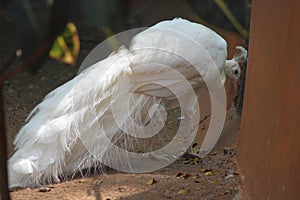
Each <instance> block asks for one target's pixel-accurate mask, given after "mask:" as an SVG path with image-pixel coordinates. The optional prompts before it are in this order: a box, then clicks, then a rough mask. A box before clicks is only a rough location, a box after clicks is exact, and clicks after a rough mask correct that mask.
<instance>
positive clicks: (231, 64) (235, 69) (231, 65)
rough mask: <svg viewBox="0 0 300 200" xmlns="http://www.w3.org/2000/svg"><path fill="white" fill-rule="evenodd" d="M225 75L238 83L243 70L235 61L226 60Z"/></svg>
mask: <svg viewBox="0 0 300 200" xmlns="http://www.w3.org/2000/svg"><path fill="white" fill-rule="evenodd" d="M224 71H225V74H226V75H227V76H228V77H229V78H231V79H232V80H234V81H237V80H238V79H239V78H240V75H241V68H240V65H239V63H238V62H236V61H235V60H226V63H225V67H224Z"/></svg>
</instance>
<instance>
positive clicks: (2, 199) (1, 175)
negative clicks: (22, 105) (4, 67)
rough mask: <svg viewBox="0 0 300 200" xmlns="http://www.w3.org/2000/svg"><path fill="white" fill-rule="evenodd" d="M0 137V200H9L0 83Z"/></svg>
mask: <svg viewBox="0 0 300 200" xmlns="http://www.w3.org/2000/svg"><path fill="white" fill-rule="evenodd" d="M0 137H1V138H0V179H1V180H0V200H9V199H10V197H9V190H8V182H7V153H6V131H5V116H4V105H3V95H2V83H0Z"/></svg>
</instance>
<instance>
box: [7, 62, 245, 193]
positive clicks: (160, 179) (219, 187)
mask: <svg viewBox="0 0 300 200" xmlns="http://www.w3.org/2000/svg"><path fill="white" fill-rule="evenodd" d="M75 74H76V70H75V68H74V67H73V68H72V67H70V66H66V65H63V64H59V63H57V62H56V61H53V60H47V62H46V63H45V65H44V67H43V68H42V69H41V70H39V71H38V73H37V74H36V75H32V74H30V73H22V74H19V75H17V76H16V77H14V78H13V79H11V80H8V81H7V82H6V85H5V88H4V95H5V110H6V119H7V120H6V121H7V134H8V144H9V146H8V152H9V155H11V153H12V152H13V145H12V142H13V139H14V137H15V135H16V133H17V132H18V130H19V128H20V127H21V126H22V125H23V123H24V119H25V118H26V116H27V114H28V113H29V112H30V110H31V109H32V108H33V107H34V106H35V105H36V104H37V103H38V102H40V101H41V100H42V98H43V97H44V95H45V94H47V93H48V92H49V91H50V90H51V89H52V88H55V87H56V86H58V85H60V84H62V83H63V82H65V81H66V80H68V79H70V78H71V77H73V76H74V75H75ZM173 114H174V113H173ZM167 126H168V127H167V130H168V131H170V132H173V131H176V129H177V127H176V124H169V125H167ZM207 127H208V122H205V123H203V124H201V126H199V135H203V134H205V131H206V129H207ZM237 133H238V119H237V117H236V114H235V109H234V108H232V109H230V110H229V112H228V113H227V119H226V124H225V127H224V130H223V133H222V137H221V138H220V140H219V142H218V144H217V145H216V147H215V148H216V150H215V151H213V153H212V154H211V155H210V156H208V157H206V158H205V159H203V160H194V159H187V160H184V159H180V160H178V161H176V162H175V163H173V164H171V165H170V166H168V167H166V168H164V169H162V170H159V171H156V172H153V173H146V174H127V173H120V172H116V171H114V170H108V171H106V174H97V175H92V176H90V177H85V178H78V179H75V180H70V181H67V182H64V183H60V184H54V185H51V186H45V188H42V189H44V190H46V191H47V192H41V191H43V190H41V189H39V188H35V189H23V190H17V191H13V192H11V197H12V199H58V198H61V199H142V198H144V199H200V198H201V199H233V197H234V196H235V195H236V194H237V193H238V190H239V185H240V183H241V177H240V176H239V174H238V171H237V167H236V157H235V144H236V136H237ZM152 179H153V184H151V183H149V181H150V182H151V180H152Z"/></svg>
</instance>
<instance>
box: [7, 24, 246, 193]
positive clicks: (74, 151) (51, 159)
mask: <svg viewBox="0 0 300 200" xmlns="http://www.w3.org/2000/svg"><path fill="white" fill-rule="evenodd" d="M191 40H192V41H194V43H196V46H197V45H199V46H201V48H202V52H201V53H199V51H198V49H195V48H193V45H195V44H192V43H190V42H189V41H191ZM226 48H227V46H226V42H225V40H224V39H222V38H221V37H220V36H219V35H218V34H216V33H215V32H213V31H212V30H210V29H208V28H207V27H205V26H202V25H200V24H196V23H192V22H189V21H187V20H184V19H180V18H177V19H174V20H171V21H163V22H160V23H158V24H156V25H155V26H153V27H150V28H149V29H147V30H146V31H143V32H141V33H140V34H138V35H136V36H135V37H134V38H133V39H132V41H131V44H130V47H129V49H127V48H125V47H120V49H119V50H118V51H117V52H114V53H112V54H111V55H110V56H109V57H108V58H106V59H104V60H102V61H100V62H98V63H96V64H94V65H92V66H90V67H89V68H87V69H85V70H84V71H83V72H81V73H80V74H78V75H77V76H76V77H75V78H73V79H72V80H70V81H69V82H67V83H65V84H64V85H62V86H60V87H58V88H57V89H55V90H54V91H52V92H50V93H49V94H48V95H47V96H46V97H45V99H44V100H43V101H42V102H41V103H40V104H39V105H37V106H36V108H35V109H34V110H33V111H32V112H31V114H30V115H29V116H28V118H27V119H26V122H27V123H26V124H25V125H24V127H23V128H22V129H21V130H20V132H19V133H18V135H17V137H16V139H15V142H14V144H15V145H16V152H15V153H14V155H13V156H12V157H11V158H10V159H9V161H8V169H9V186H10V187H16V186H18V187H28V186H37V185H41V184H45V183H51V182H59V181H61V180H62V179H64V178H66V177H69V176H72V175H74V174H75V173H76V172H80V171H81V170H83V169H87V168H91V167H95V166H99V165H101V163H100V161H99V160H101V162H102V161H104V163H105V164H107V165H110V166H118V165H124V166H123V167H124V168H125V169H127V168H128V169H130V167H131V166H130V164H128V163H129V162H128V158H127V157H126V154H125V155H124V154H118V151H114V150H113V148H114V145H113V143H111V142H110V141H113V142H115V143H122V145H123V146H125V147H126V146H129V145H132V144H130V140H126V137H125V136H124V133H122V131H121V130H120V129H122V130H123V131H125V132H126V131H127V132H128V133H130V134H131V135H133V136H137V137H148V136H150V135H151V134H153V133H152V132H154V130H155V129H157V127H161V126H163V125H164V123H165V118H166V116H165V113H164V109H163V107H162V106H161V105H160V103H161V101H162V100H163V99H174V98H175V96H174V93H175V94H176V95H177V97H179V98H183V99H184V102H185V103H186V105H185V106H186V109H185V110H183V114H184V115H185V116H184V117H185V119H186V123H187V128H188V130H187V132H188V133H189V134H190V135H193V134H195V131H196V130H195V126H196V125H197V124H198V121H195V119H197V120H199V119H198V118H197V117H196V114H197V113H196V110H197V109H196V107H197V101H195V99H193V97H192V96H191V90H190V89H191V88H187V87H186V85H187V83H188V84H189V85H190V86H191V87H192V88H193V89H194V91H195V92H196V93H197V95H200V94H201V90H203V88H204V86H205V83H204V80H203V78H204V77H205V78H206V80H209V81H210V82H211V83H213V82H214V81H216V80H217V78H218V74H216V73H214V71H213V70H210V67H209V66H208V65H210V64H211V62H214V64H215V66H216V67H217V69H218V72H220V73H221V74H222V83H223V84H224V82H225V80H226V76H225V73H226V74H227V75H229V77H230V78H233V79H235V80H237V78H238V77H239V73H240V71H239V66H238V63H237V61H240V60H239V59H240V58H241V57H244V56H245V55H244V54H243V55H242V56H240V57H235V58H234V59H233V60H230V61H226V56H227V50H226ZM240 50H242V49H240ZM204 51H205V52H206V53H203V52H204ZM182 55H184V57H181V56H182ZM186 57H187V58H186ZM192 64H193V65H194V66H197V67H196V68H194V67H192V66H191V65H192ZM196 69H197V70H200V71H201V75H202V76H200V74H199V73H198V72H197V70H196ZM175 71H176V72H180V73H181V76H178V74H177V73H176V72H175ZM166 88H168V89H166ZM170 90H172V92H170ZM126 100H129V101H126ZM126 103H128V105H126ZM152 105H156V106H152ZM126 108H127V109H126ZM148 111H149V112H148ZM115 119H117V120H115ZM132 119H134V123H133V121H132ZM136 124H137V125H139V126H137V125H136ZM140 125H147V128H143V129H141V128H140ZM122 134H123V135H122Z"/></svg>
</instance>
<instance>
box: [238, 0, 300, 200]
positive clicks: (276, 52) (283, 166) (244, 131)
mask: <svg viewBox="0 0 300 200" xmlns="http://www.w3.org/2000/svg"><path fill="white" fill-rule="evenodd" d="M299 8H300V1H299V0H287V1H281V0H263V1H261V0H253V1H252V8H251V20H250V24H251V25H250V38H249V54H248V67H247V75H246V83H245V98H244V107H243V115H242V119H241V126H240V134H239V142H238V151H237V157H238V165H239V168H240V172H241V175H242V176H243V177H244V187H243V188H244V192H243V198H242V199H270V200H276V199H299V197H300V189H299V183H300V134H299V133H300V131H299V130H300V87H299V82H298V81H299V76H300V67H299V55H300V26H299V21H300V12H299Z"/></svg>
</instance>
